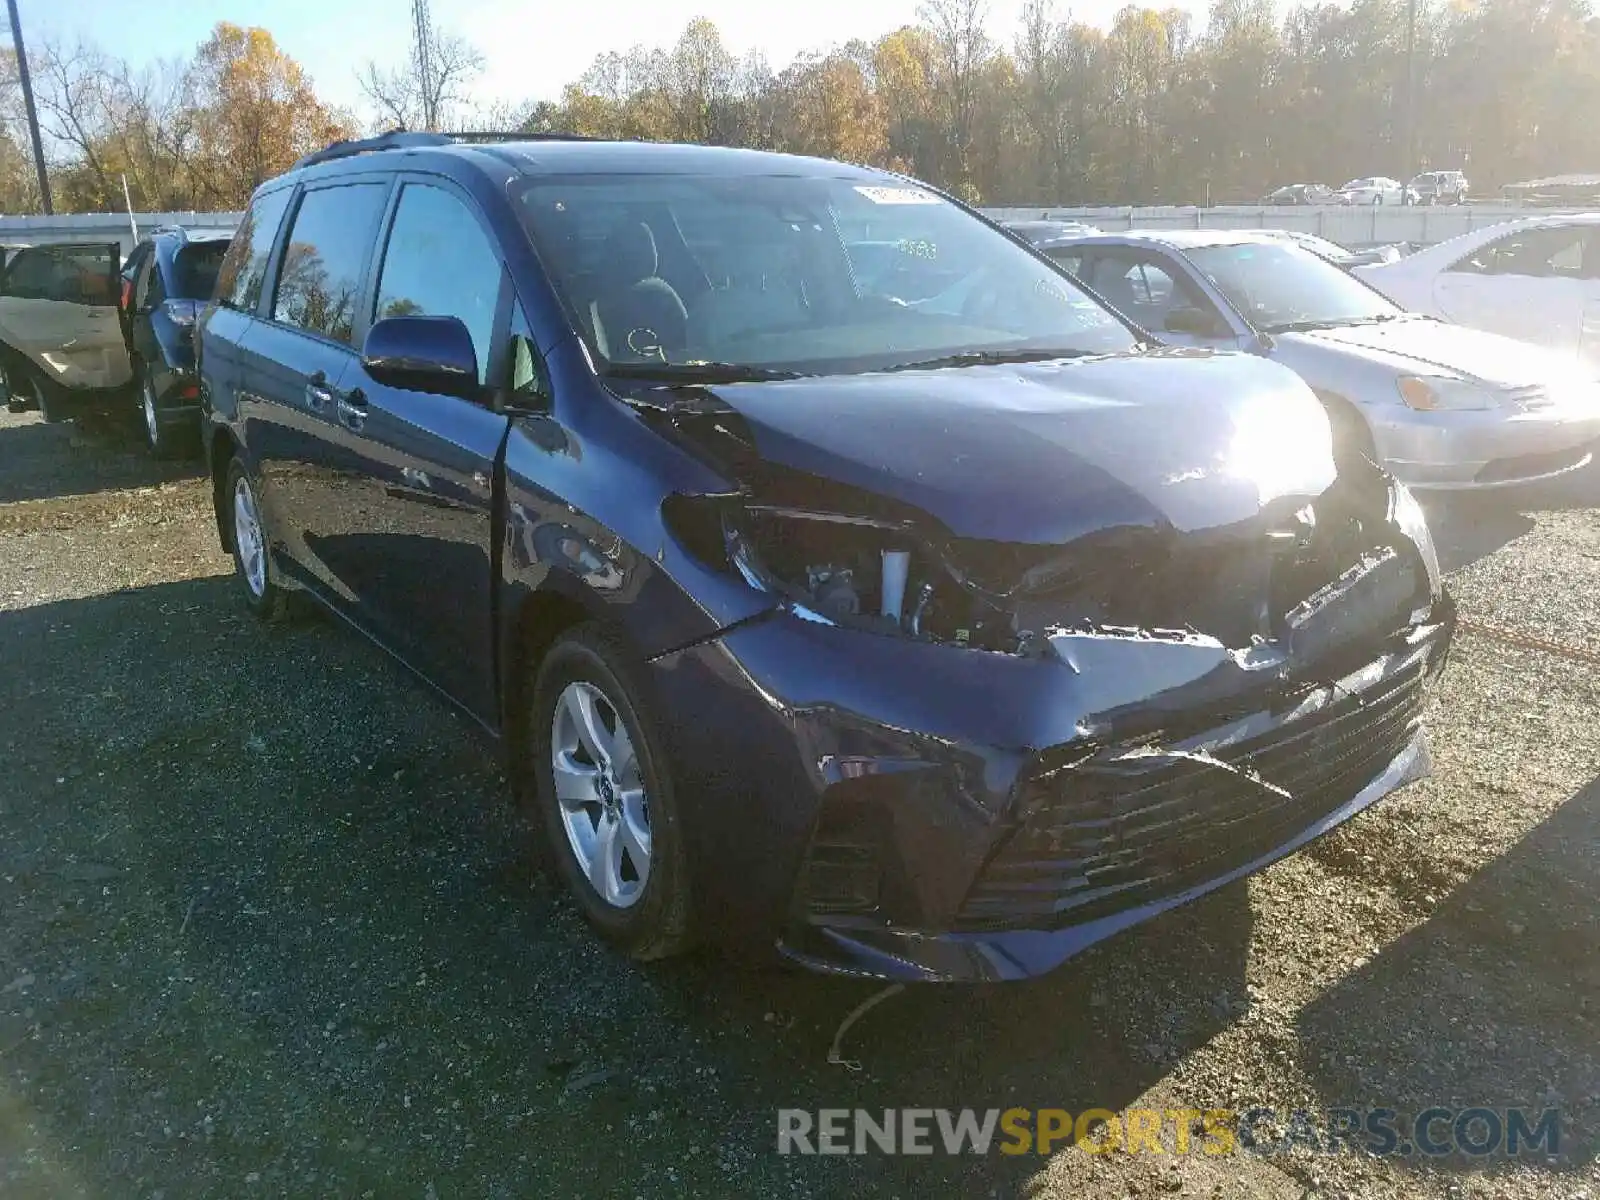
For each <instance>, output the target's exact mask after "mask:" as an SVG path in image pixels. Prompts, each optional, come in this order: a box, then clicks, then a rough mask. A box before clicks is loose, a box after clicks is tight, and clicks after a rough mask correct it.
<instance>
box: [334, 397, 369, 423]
mask: <svg viewBox="0 0 1600 1200" xmlns="http://www.w3.org/2000/svg"><path fill="white" fill-rule="evenodd" d="M339 419H340V420H341V421H343V422H344V423H345V424H346V425H348V426H349V427H350V428H351V429H360V428H361V426H362V424H363V423H364V422H365V421H366V419H367V395H366V393H365V392H363V391H362V390H361V389H360V388H351V389H350V390H349V391H348V392H341V393H340V394H339Z"/></svg>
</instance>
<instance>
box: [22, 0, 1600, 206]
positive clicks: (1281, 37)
mask: <svg viewBox="0 0 1600 1200" xmlns="http://www.w3.org/2000/svg"><path fill="white" fill-rule="evenodd" d="M1412 7H1413V6H1411V5H1409V4H1408V0H1353V3H1351V4H1350V5H1349V6H1348V7H1343V6H1339V5H1336V4H1331V3H1311V4H1305V5H1301V6H1299V7H1296V8H1294V9H1292V10H1291V11H1290V12H1289V13H1288V15H1287V17H1286V18H1284V19H1282V20H1279V19H1278V17H1277V15H1276V11H1275V9H1274V6H1273V3H1272V0H1215V2H1214V3H1213V4H1212V7H1211V9H1210V11H1209V13H1208V15H1207V19H1206V20H1205V22H1204V24H1203V25H1202V26H1200V27H1198V28H1197V27H1196V24H1195V22H1194V21H1193V20H1192V19H1191V18H1190V16H1189V15H1188V14H1187V13H1185V12H1183V11H1182V10H1178V9H1172V8H1168V9H1154V8H1144V7H1139V6H1136V5H1129V6H1128V7H1126V8H1124V9H1122V10H1121V11H1120V12H1119V13H1117V15H1116V16H1115V18H1114V19H1113V21H1112V24H1111V27H1110V28H1109V29H1104V30H1102V29H1099V28H1096V27H1094V26H1090V25H1086V24H1084V23H1082V22H1079V21H1075V20H1073V19H1071V17H1070V16H1066V15H1062V14H1060V13H1058V12H1057V11H1056V10H1055V9H1054V8H1053V7H1052V0H1028V2H1027V4H1026V6H1025V8H1024V11H1023V14H1022V18H1021V21H1020V23H1019V25H1018V27H1017V28H1016V29H1015V30H1013V31H1011V36H1010V39H1009V41H1005V40H1001V39H999V38H997V37H995V36H994V33H993V31H992V30H991V28H990V23H989V21H988V19H987V17H988V13H987V9H986V6H985V3H984V0H927V2H926V3H925V4H924V5H923V7H922V8H921V9H920V10H919V13H918V21H917V23H916V24H914V25H911V26H907V27H905V28H901V29H896V30H893V31H889V32H886V33H885V34H884V35H883V36H882V37H880V38H878V39H877V40H876V41H873V42H865V41H852V42H849V43H846V44H844V45H842V46H836V47H833V48H831V49H828V50H825V51H819V52H815V53H809V54H805V55H802V56H801V57H800V58H798V59H797V60H796V61H794V62H793V63H791V64H789V65H788V66H786V67H784V68H783V69H781V70H774V69H773V68H772V67H771V66H770V65H769V64H768V63H767V62H766V60H765V59H764V58H763V57H762V56H760V55H759V54H749V55H744V56H738V55H735V54H734V53H732V52H731V51H730V50H729V48H728V47H727V46H726V45H725V44H724V42H723V40H722V38H721V35H720V33H719V32H718V30H717V28H716V26H715V25H714V24H712V23H711V22H710V21H708V20H705V19H703V18H697V19H695V20H692V21H690V22H689V23H688V25H687V27H686V28H685V29H684V31H683V33H682V35H681V36H680V37H679V38H678V39H677V41H676V42H675V43H674V44H673V45H671V46H666V47H645V46H635V47H633V48H632V49H629V50H626V51H615V52H611V53H607V54H603V55H601V56H599V57H598V58H597V59H596V60H595V61H594V63H593V64H591V65H590V67H589V68H588V69H587V70H586V71H585V72H584V73H583V74H582V76H580V77H579V78H578V79H577V80H576V81H575V82H573V83H572V84H570V85H569V86H567V87H566V88H565V89H564V91H563V92H562V94H561V97H560V99H559V100H555V101H542V102H538V103H532V102H530V103H528V104H525V105H523V106H521V107H520V108H518V107H515V106H510V105H506V104H499V105H496V106H494V107H492V108H483V107H477V108H475V107H474V106H473V105H472V103H471V96H472V80H473V78H474V76H475V75H476V73H477V71H478V70H479V69H480V68H481V64H482V58H481V55H479V54H478V52H477V51H476V50H475V49H474V48H473V47H471V46H469V45H466V44H465V43H463V42H461V41H460V40H459V39H455V38H450V37H447V36H444V35H441V34H439V32H438V31H437V30H431V31H429V36H431V37H432V38H433V39H435V40H434V42H433V43H432V45H431V46H430V61H431V62H432V63H433V64H434V69H433V70H432V72H431V73H427V74H425V76H424V79H425V82H426V85H427V86H426V87H420V86H419V84H418V81H417V79H416V78H414V77H413V76H412V75H411V74H410V73H408V72H409V71H410V67H409V65H408V64H400V65H399V66H394V67H387V68H386V67H381V66H379V65H378V64H374V63H368V64H367V65H366V66H365V68H364V69H361V70H359V71H358V79H359V81H360V83H361V86H362V88H363V90H364V92H365V93H366V95H367V98H368V99H369V101H370V102H371V108H372V116H371V118H370V120H369V121H368V122H366V124H367V126H368V127H369V128H373V127H388V126H391V125H395V124H403V125H407V126H409V127H413V128H416V127H420V126H422V125H424V124H429V123H431V124H435V125H443V126H444V127H447V128H451V127H455V128H459V127H461V126H462V125H463V124H470V125H472V126H474V127H477V128H485V127H494V128H506V129H515V128H521V129H524V130H527V131H530V132H570V133H581V134H588V135H592V136H601V137H622V138H642V139H653V140H673V141H694V142H707V143H715V144H723V145H738V146H754V147H760V148H765V149H776V150H784V151H790V152H795V153H803V154H816V155H822V156H825V157H830V158H840V159H845V160H848V161H852V162H861V163H871V164H875V165H881V166H887V167H891V168H894V169H897V170H902V171H905V172H907V173H909V174H912V175H915V176H918V177H920V178H923V179H927V180H929V181H930V182H933V183H935V184H938V185H940V186H942V187H945V188H948V189H950V190H952V191H955V192H956V193H958V194H960V195H962V196H964V197H966V198H968V199H970V200H974V201H981V202H984V203H991V204H1040V205H1048V204H1095V203H1109V204H1116V203H1207V202H1211V203H1224V202H1229V201H1243V200H1250V199H1254V198H1256V197H1259V196H1260V195H1261V194H1263V193H1264V192H1265V191H1266V190H1268V189H1269V188H1271V187H1273V186H1276V185H1278V184H1281V183H1290V182H1312V181H1321V182H1327V183H1331V184H1334V185H1337V184H1339V183H1341V182H1343V181H1344V180H1345V179H1347V178H1352V177H1355V176H1359V175H1373V174H1388V175H1396V176H1400V175H1404V174H1406V173H1408V172H1409V171H1410V170H1421V169H1426V168H1428V167H1434V168H1440V169H1461V170H1465V171H1466V172H1467V174H1468V176H1469V178H1470V179H1471V180H1472V182H1473V185H1474V189H1475V190H1478V191H1484V190H1492V189H1494V188H1497V187H1499V186H1500V185H1502V184H1505V183H1509V182H1514V181H1516V180H1519V179H1525V178H1529V177H1533V176H1538V175H1545V174H1555V173H1561V172H1566V171H1583V170H1597V171H1600V122H1596V121H1595V120H1593V118H1592V116H1591V114H1592V113H1594V112H1596V111H1600V108H1597V104H1596V102H1597V101H1600V18H1597V17H1596V15H1595V14H1594V13H1593V12H1592V11H1591V9H1590V8H1589V4H1588V0H1416V3H1415V5H1414V14H1415V19H1414V21H1413V20H1412V19H1411V14H1412ZM30 57H32V58H34V59H35V61H34V62H33V64H32V65H33V76H34V85H35V90H36V93H37V98H38V108H39V114H40V121H41V124H42V125H43V127H44V129H45V132H46V137H47V143H48V145H49V147H50V150H49V152H48V155H47V157H49V158H50V160H51V161H50V162H49V164H48V166H49V169H50V178H51V188H52V191H53V192H54V193H55V200H56V206H57V208H58V209H60V210H62V211H73V210H113V209H120V208H121V207H123V204H124V196H123V181H124V180H126V184H127V189H128V199H130V200H131V201H132V203H133V206H134V208H135V209H138V210H141V211H162V210H182V209H190V208H194V209H233V208H238V207H241V206H242V205H243V204H244V202H245V200H246V199H247V198H248V196H249V194H250V192H251V190H252V189H253V188H254V187H255V186H256V185H257V184H259V183H260V182H262V181H263V180H265V179H268V178H270V177H271V176H272V175H274V174H276V173H278V172H280V171H282V170H284V169H285V168H287V167H288V166H289V165H290V164H291V163H292V162H293V161H294V160H295V159H296V158H298V157H299V156H300V155H302V154H304V153H306V152H308V151H310V150H313V149H316V148H318V147H320V146H323V145H325V144H327V143H328V142H329V141H332V140H334V139H335V138H338V137H345V136H351V135H353V134H355V133H356V132H358V130H359V129H360V128H361V126H362V125H363V122H362V121H361V120H359V119H358V118H357V117H356V116H355V115H354V114H351V113H348V112H342V111H340V110H338V109H336V108H335V107H333V106H331V105H329V104H328V103H326V102H325V101H323V100H322V99H320V98H319V97H318V95H317V93H316V90H315V88H314V86H313V84H312V81H311V80H310V79H309V78H308V77H307V75H306V73H305V71H304V70H303V69H302V68H301V66H300V65H299V64H298V63H296V62H295V61H294V60H293V59H292V58H291V57H289V56H288V55H287V54H285V53H284V52H283V51H282V49H281V48H280V47H278V45H277V44H276V43H275V42H274V40H273V38H272V36H271V34H270V33H269V32H268V31H266V30H264V29H256V28H251V29H246V28H242V27H240V26H237V25H232V24H228V23H226V22H224V23H219V24H218V25H217V26H216V27H215V29H214V30H213V31H212V33H211V35H210V36H209V37H208V38H207V39H206V41H204V42H203V43H202V44H201V45H199V46H198V47H196V48H195V50H194V51H193V53H192V54H191V55H190V56H188V57H187V58H183V59H177V60H173V61H169V62H161V63H156V64H151V65H148V66H144V67H140V68H135V67H133V66H131V65H129V64H128V63H126V62H123V61H121V60H119V59H118V58H116V57H115V56H114V55H111V54H109V53H107V52H106V51H104V50H102V49H100V48H98V47H95V46H93V45H91V44H88V43H78V44H75V45H72V46H70V47H61V46H45V47H43V48H42V49H41V51H40V52H39V53H38V54H37V55H31V56H30ZM441 63H443V64H445V67H444V69H442V70H441V68H440V64H441ZM21 107H22V106H21V103H20V97H19V95H18V91H17V87H16V71H15V61H14V59H12V58H11V57H10V56H9V55H0V211H4V212H27V211H36V210H37V204H38V197H37V194H36V192H37V189H36V186H35V184H34V182H33V164H32V161H31V157H30V153H29V142H28V137H27V132H26V127H25V125H23V124H22V121H21Z"/></svg>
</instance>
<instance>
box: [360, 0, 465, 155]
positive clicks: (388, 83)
mask: <svg viewBox="0 0 1600 1200" xmlns="http://www.w3.org/2000/svg"><path fill="white" fill-rule="evenodd" d="M482 70H483V55H482V54H480V53H479V52H478V50H477V48H476V47H474V46H472V45H471V44H470V43H468V42H467V41H465V40H464V39H462V38H460V37H457V36H456V35H455V34H452V33H445V32H444V31H442V30H441V29H440V28H439V27H438V26H437V25H436V24H435V23H434V20H433V15H432V13H431V12H430V11H429V8H428V0H412V30H411V56H410V58H409V59H408V60H407V61H406V63H405V65H404V66H400V67H395V68H392V69H385V68H383V67H380V66H379V65H378V64H377V63H375V62H370V61H369V62H368V63H367V65H366V66H364V67H363V68H361V70H359V71H358V72H357V73H356V82H357V83H359V84H360V85H361V90H362V91H363V92H365V93H366V95H367V99H369V100H370V101H372V104H373V106H374V107H375V108H376V109H377V110H378V123H379V124H380V125H381V126H384V127H388V128H393V127H399V128H401V129H429V130H437V129H439V128H441V127H442V126H443V125H446V124H449V123H450V120H451V118H452V117H454V116H456V115H458V110H459V109H460V108H461V107H463V106H465V105H466V104H467V102H468V91H467V84H468V83H469V82H470V81H471V80H472V79H474V78H475V77H476V76H477V75H478V74H479V73H480V72H481V71H482Z"/></svg>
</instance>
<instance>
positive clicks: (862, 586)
mask: <svg viewBox="0 0 1600 1200" xmlns="http://www.w3.org/2000/svg"><path fill="white" fill-rule="evenodd" d="M663 516H664V518H665V519H666V522H667V524H668V526H669V527H670V528H671V529H672V530H673V532H674V533H675V534H676V536H677V537H678V539H679V541H680V542H681V543H682V544H683V546H684V548H685V549H687V550H689V551H690V552H691V553H692V554H694V555H695V557H697V558H699V559H700V560H701V561H703V562H707V563H712V564H714V565H716V566H718V567H720V568H723V569H726V570H728V571H731V572H734V573H736V574H738V575H739V576H740V577H741V578H743V579H744V581H745V582H746V583H748V584H749V585H750V586H751V587H753V588H757V589H759V590H760V591H763V592H769V593H771V594H773V595H774V596H776V597H778V598H779V599H780V600H781V601H782V603H783V604H784V606H785V607H786V608H788V609H789V610H790V611H791V612H793V613H794V614H795V615H796V616H799V617H802V618H805V619H807V620H813V621H825V622H827V623H829V624H833V625H844V626H848V627H851V628H856V629H864V630H868V631H870V632H874V633H887V634H893V635H898V636H902V637H912V638H918V639H926V640H930V641H941V642H950V643H954V644H956V645H961V646H970V647H973V648H976V649H988V650H1001V651H1004V652H1007V653H1010V652H1014V651H1016V650H1017V649H1018V644H1019V637H1018V634H1017V630H1016V625H1015V621H1014V619H1013V617H1012V614H1011V613H1010V612H1009V611H1006V610H1005V609H1004V608H1003V607H1002V606H1001V605H999V604H997V603H995V602H994V601H993V600H991V599H988V598H986V597H985V596H984V595H983V593H982V589H977V588H973V587H971V586H970V585H967V584H965V583H963V582H962V580H961V579H960V578H959V577H958V576H956V575H955V574H953V573H952V572H951V570H950V569H949V567H948V566H947V564H946V561H945V558H944V556H943V555H942V554H941V553H940V552H939V551H938V550H937V549H936V548H935V547H933V546H932V545H930V544H929V543H928V542H927V541H926V540H925V539H924V538H923V537H922V536H921V535H920V534H918V533H916V532H914V531H912V530H911V529H910V528H909V527H908V526H907V525H906V524H904V523H898V522H895V521H891V520H883V519H880V518H875V517H863V516H854V515H850V514H846V513H837V512H822V511H812V510H807V509H798V508H789V507H783V506H780V505H764V504H749V503H747V502H745V501H744V499H743V498H742V497H736V496H733V495H731V494H730V495H726V496H675V497H672V498H670V499H669V500H668V502H667V504H666V506H665V507H664V509H663Z"/></svg>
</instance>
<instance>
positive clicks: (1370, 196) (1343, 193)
mask: <svg viewBox="0 0 1600 1200" xmlns="http://www.w3.org/2000/svg"><path fill="white" fill-rule="evenodd" d="M1337 194H1338V198H1339V203H1341V204H1405V203H1407V196H1406V188H1405V185H1404V184H1402V183H1401V182H1400V181H1399V180H1398V179H1390V178H1388V177H1387V176H1384V175H1369V176H1368V177H1367V178H1365V179H1352V180H1351V181H1350V182H1349V183H1347V184H1345V185H1344V186H1343V187H1342V188H1340V189H1339V191H1338V193H1337Z"/></svg>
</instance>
